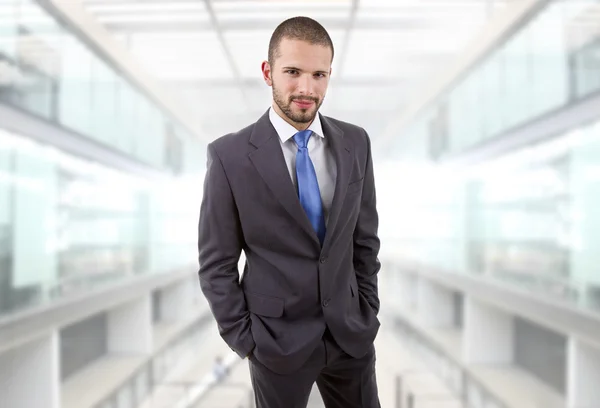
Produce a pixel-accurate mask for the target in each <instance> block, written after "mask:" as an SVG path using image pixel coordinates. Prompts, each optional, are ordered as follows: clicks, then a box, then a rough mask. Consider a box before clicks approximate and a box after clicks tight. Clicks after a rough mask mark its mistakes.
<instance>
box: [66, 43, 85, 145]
mask: <svg viewBox="0 0 600 408" xmlns="http://www.w3.org/2000/svg"><path fill="white" fill-rule="evenodd" d="M91 75H92V55H91V54H90V52H89V51H88V50H87V49H86V48H85V47H84V46H83V45H82V44H81V43H80V42H79V41H78V40H77V39H76V38H75V37H72V36H66V37H65V39H64V41H63V48H62V69H61V76H60V94H59V118H60V122H61V123H62V124H63V125H65V126H66V127H69V128H71V129H73V130H75V131H77V132H80V133H82V134H83V135H89V134H91V133H92V126H91V123H92V122H91V102H92V96H91V92H92V88H91V80H90V79H91Z"/></svg>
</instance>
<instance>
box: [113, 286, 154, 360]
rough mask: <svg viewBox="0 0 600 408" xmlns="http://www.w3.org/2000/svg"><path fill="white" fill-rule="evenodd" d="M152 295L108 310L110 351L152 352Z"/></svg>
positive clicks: (126, 352) (128, 352) (129, 352)
mask: <svg viewBox="0 0 600 408" xmlns="http://www.w3.org/2000/svg"><path fill="white" fill-rule="evenodd" d="M152 340H153V331H152V302H151V299H150V295H149V294H148V295H146V296H144V297H142V298H140V299H136V300H134V301H132V302H129V303H126V304H124V305H121V306H119V307H117V308H115V309H113V310H111V311H110V312H108V352H109V353H120V354H150V353H152V348H153V342H152Z"/></svg>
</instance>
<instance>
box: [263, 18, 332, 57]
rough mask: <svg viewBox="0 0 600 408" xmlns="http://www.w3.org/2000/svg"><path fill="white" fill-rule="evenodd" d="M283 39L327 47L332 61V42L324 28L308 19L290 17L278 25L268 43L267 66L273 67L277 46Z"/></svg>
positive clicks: (276, 55)
mask: <svg viewBox="0 0 600 408" xmlns="http://www.w3.org/2000/svg"><path fill="white" fill-rule="evenodd" d="M284 38H289V39H291V40H300V41H306V42H308V43H310V44H314V45H323V46H325V47H329V48H331V59H332V60H333V41H331V37H329V33H327V30H325V27H323V26H322V25H321V24H319V23H318V22H317V21H315V20H313V19H312V18H309V17H292V18H289V19H287V20H285V21H284V22H282V23H281V24H279V25H278V26H277V28H276V29H275V31H274V32H273V35H272V36H271V41H269V64H271V65H273V63H274V62H275V59H276V58H277V57H278V56H279V55H278V51H279V44H280V43H281V40H283V39H284Z"/></svg>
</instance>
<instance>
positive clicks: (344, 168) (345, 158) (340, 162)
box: [321, 115, 352, 252]
mask: <svg viewBox="0 0 600 408" xmlns="http://www.w3.org/2000/svg"><path fill="white" fill-rule="evenodd" d="M321 125H322V126H323V132H324V133H325V137H326V138H327V141H328V142H329V146H330V148H331V150H332V152H333V157H334V158H335V163H336V167H337V176H336V181H335V191H334V195H333V202H332V204H331V210H330V212H329V220H328V222H327V233H326V235H325V241H324V243H323V251H324V252H326V251H327V250H328V249H329V246H330V245H331V240H332V238H333V236H334V232H335V227H336V225H337V223H338V221H339V217H340V212H341V211H342V205H343V204H344V198H345V197H346V191H347V189H348V180H349V178H350V173H351V172H352V155H351V149H350V145H349V143H348V140H347V139H346V138H344V132H342V130H341V129H340V128H339V127H337V126H336V125H335V124H334V123H333V122H332V121H331V120H329V119H328V118H326V117H324V116H323V115H321Z"/></svg>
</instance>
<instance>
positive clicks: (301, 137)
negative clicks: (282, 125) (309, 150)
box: [294, 130, 312, 148]
mask: <svg viewBox="0 0 600 408" xmlns="http://www.w3.org/2000/svg"><path fill="white" fill-rule="evenodd" d="M310 135H312V130H302V131H300V132H298V133H296V134H295V135H294V140H295V141H296V144H297V145H298V147H300V148H306V147H307V146H308V139H309V138H310Z"/></svg>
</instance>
